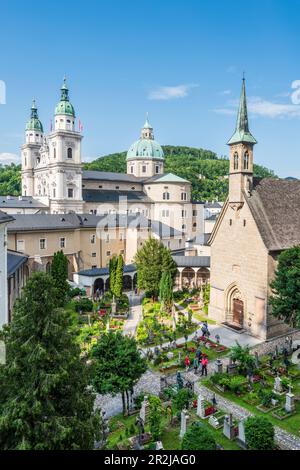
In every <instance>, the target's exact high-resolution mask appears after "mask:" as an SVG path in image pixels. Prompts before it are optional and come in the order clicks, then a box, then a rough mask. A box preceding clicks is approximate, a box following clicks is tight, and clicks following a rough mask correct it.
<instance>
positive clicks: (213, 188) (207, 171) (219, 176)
mask: <svg viewBox="0 0 300 470" xmlns="http://www.w3.org/2000/svg"><path fill="white" fill-rule="evenodd" d="M162 148H163V150H164V154H165V173H174V174H176V175H178V176H181V177H182V178H185V179H187V180H189V181H191V183H192V198H193V200H198V201H203V200H213V199H218V200H220V201H224V200H225V199H226V196H227V193H228V177H227V175H228V173H229V160H228V158H227V157H224V156H221V157H218V156H217V155H216V154H215V153H214V152H211V151H210V150H205V149H201V148H199V149H197V148H192V147H182V146H172V145H164V146H162ZM85 169H89V170H100V171H114V172H118V173H124V172H126V152H122V153H116V154H112V155H107V156H106V157H101V158H98V159H97V160H94V161H93V162H91V163H86V164H85ZM254 175H255V176H258V177H261V178H265V177H274V176H275V175H274V172H273V171H271V170H268V169H267V168H265V167H263V166H260V165H254Z"/></svg>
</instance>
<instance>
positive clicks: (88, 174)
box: [82, 170, 145, 183]
mask: <svg viewBox="0 0 300 470" xmlns="http://www.w3.org/2000/svg"><path fill="white" fill-rule="evenodd" d="M82 179H83V180H97V181H125V182H129V183H141V182H142V181H143V180H144V179H145V178H138V177H136V176H134V175H127V174H126V173H113V172H110V171H96V170H84V171H83V172H82Z"/></svg>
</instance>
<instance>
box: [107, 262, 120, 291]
mask: <svg viewBox="0 0 300 470" xmlns="http://www.w3.org/2000/svg"><path fill="white" fill-rule="evenodd" d="M117 263H118V258H117V256H113V257H112V258H111V259H110V261H109V285H110V290H111V292H112V294H114V295H116V294H115V283H116V270H117Z"/></svg>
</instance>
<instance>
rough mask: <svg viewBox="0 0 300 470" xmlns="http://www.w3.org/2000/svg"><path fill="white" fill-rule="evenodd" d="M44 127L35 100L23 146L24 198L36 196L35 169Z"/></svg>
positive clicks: (22, 189) (22, 190)
mask: <svg viewBox="0 0 300 470" xmlns="http://www.w3.org/2000/svg"><path fill="white" fill-rule="evenodd" d="M43 132H44V130H43V125H42V123H41V121H40V120H39V117H38V112H37V107H36V104H35V100H33V102H32V106H31V116H30V119H29V121H28V122H27V124H26V129H25V144H24V145H22V148H21V155H22V188H21V192H22V196H34V195H35V194H34V168H35V166H36V164H37V163H38V162H39V158H40V148H41V146H42V143H43Z"/></svg>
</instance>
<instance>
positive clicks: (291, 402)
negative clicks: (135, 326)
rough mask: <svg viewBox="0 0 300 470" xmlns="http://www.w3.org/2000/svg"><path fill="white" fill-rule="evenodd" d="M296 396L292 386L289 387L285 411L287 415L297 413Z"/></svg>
mask: <svg viewBox="0 0 300 470" xmlns="http://www.w3.org/2000/svg"><path fill="white" fill-rule="evenodd" d="M295 409H296V407H295V395H294V394H293V393H292V386H291V385H289V391H288V393H287V394H286V396H285V411H286V412H287V413H293V411H295Z"/></svg>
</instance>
